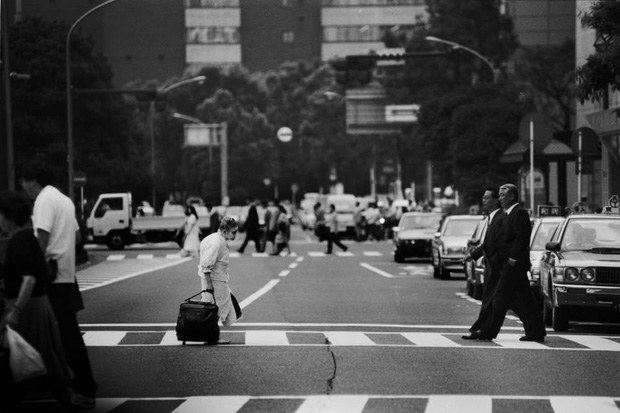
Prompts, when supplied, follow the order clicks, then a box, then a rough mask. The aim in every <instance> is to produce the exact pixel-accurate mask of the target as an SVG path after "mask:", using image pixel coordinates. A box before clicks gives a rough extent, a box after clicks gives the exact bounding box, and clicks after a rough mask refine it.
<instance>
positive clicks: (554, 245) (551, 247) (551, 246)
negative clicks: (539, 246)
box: [545, 242, 561, 252]
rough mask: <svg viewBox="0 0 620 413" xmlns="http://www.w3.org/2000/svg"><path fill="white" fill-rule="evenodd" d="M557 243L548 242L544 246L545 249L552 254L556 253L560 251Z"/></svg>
mask: <svg viewBox="0 0 620 413" xmlns="http://www.w3.org/2000/svg"><path fill="white" fill-rule="evenodd" d="M560 245H561V244H560V243H559V242H548V243H546V244H545V249H546V250H549V251H553V252H558V251H559V250H560Z"/></svg>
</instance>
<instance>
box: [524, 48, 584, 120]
mask: <svg viewBox="0 0 620 413" xmlns="http://www.w3.org/2000/svg"><path fill="white" fill-rule="evenodd" d="M574 67H575V42H574V41H573V40H571V39H566V40H565V41H564V42H563V43H562V44H560V45H552V46H536V47H532V48H524V49H523V53H522V54H521V56H520V57H519V59H518V60H517V63H516V65H515V69H516V81H517V83H519V84H520V85H522V86H523V91H522V92H523V94H524V96H526V97H528V98H529V100H530V101H531V102H532V104H533V105H534V107H535V109H536V111H538V112H539V113H545V114H547V115H548V116H549V117H550V118H551V119H552V120H553V122H554V123H555V125H556V127H557V128H558V129H559V130H570V129H571V120H572V117H573V113H574V98H575V96H574V88H575V81H574V79H575V73H574Z"/></svg>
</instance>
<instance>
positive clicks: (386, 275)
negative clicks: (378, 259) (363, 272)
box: [360, 262, 394, 278]
mask: <svg viewBox="0 0 620 413" xmlns="http://www.w3.org/2000/svg"><path fill="white" fill-rule="evenodd" d="M360 265H361V266H362V267H364V268H366V269H367V270H370V271H373V272H376V273H377V274H379V275H382V276H384V277H385V278H394V276H393V275H392V274H390V273H387V272H385V271H383V270H380V269H379V268H375V267H373V266H372V265H370V264H366V263H365V262H360Z"/></svg>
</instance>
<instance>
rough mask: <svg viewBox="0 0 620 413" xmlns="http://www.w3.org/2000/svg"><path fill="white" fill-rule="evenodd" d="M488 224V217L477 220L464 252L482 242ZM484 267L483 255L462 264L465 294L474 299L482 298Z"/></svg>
mask: <svg viewBox="0 0 620 413" xmlns="http://www.w3.org/2000/svg"><path fill="white" fill-rule="evenodd" d="M488 226H489V220H488V219H481V220H480V221H479V222H478V225H476V229H475V230H474V233H473V235H472V237H471V238H470V239H469V240H468V241H467V248H466V249H465V254H469V253H471V252H472V251H473V250H475V249H476V248H477V247H478V246H479V245H481V244H482V243H483V242H484V236H485V235H486V232H487V227H488ZM485 267H486V265H485V262H484V257H480V258H478V259H477V260H475V261H474V260H469V261H467V262H465V263H464V264H463V271H464V272H465V277H466V280H467V294H468V295H469V296H471V297H473V298H475V299H476V300H480V299H481V298H482V290H483V288H484V271H485Z"/></svg>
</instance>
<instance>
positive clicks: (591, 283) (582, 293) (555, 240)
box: [540, 195, 620, 331]
mask: <svg viewBox="0 0 620 413" xmlns="http://www.w3.org/2000/svg"><path fill="white" fill-rule="evenodd" d="M540 294H541V297H542V300H543V315H544V318H545V322H546V323H547V325H551V326H552V327H553V329H554V330H555V331H566V330H568V328H569V322H570V321H618V320H620V198H619V197H618V196H616V195H614V196H613V197H611V199H610V206H607V207H605V209H604V213H602V214H575V215H569V216H568V217H566V219H565V220H564V221H563V222H562V223H561V224H560V225H559V227H558V228H557V230H556V231H555V234H554V235H553V237H552V239H551V241H550V242H548V243H547V244H546V245H545V252H544V253H543V257H542V260H541V265H540Z"/></svg>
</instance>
